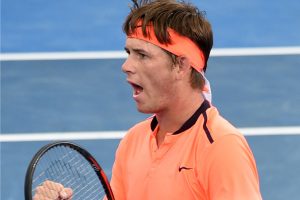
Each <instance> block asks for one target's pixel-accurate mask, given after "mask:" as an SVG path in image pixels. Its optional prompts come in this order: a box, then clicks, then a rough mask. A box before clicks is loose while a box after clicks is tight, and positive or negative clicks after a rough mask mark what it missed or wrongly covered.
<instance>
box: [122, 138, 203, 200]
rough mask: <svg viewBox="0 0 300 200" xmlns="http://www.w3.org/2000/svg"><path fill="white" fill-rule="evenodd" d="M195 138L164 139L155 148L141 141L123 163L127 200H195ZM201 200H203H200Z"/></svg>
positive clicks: (150, 142)
mask: <svg viewBox="0 0 300 200" xmlns="http://www.w3.org/2000/svg"><path fill="white" fill-rule="evenodd" d="M195 139H199V138H189V137H181V136H177V137H172V136H167V137H166V138H165V140H164V142H163V143H162V144H161V145H160V147H159V148H158V147H157V142H156V140H155V138H150V139H149V140H148V141H147V140H145V141H144V143H143V144H141V146H140V148H138V150H137V151H135V153H130V154H129V155H130V157H128V159H127V162H126V167H125V169H126V176H128V177H127V179H126V180H127V183H126V187H127V191H128V195H129V196H128V199H135V197H139V199H158V200H159V199H181V198H182V197H185V199H199V198H195V197H199V196H201V183H200V182H199V179H198V176H199V170H200V169H199V168H198V164H197V160H198V159H197V156H198V154H199V147H198V145H199V143H198V142H196V141H195ZM202 199H204V198H202Z"/></svg>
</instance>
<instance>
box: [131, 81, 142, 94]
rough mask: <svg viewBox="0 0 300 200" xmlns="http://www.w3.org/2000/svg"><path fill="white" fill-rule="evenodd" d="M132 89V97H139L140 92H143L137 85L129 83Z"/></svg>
mask: <svg viewBox="0 0 300 200" xmlns="http://www.w3.org/2000/svg"><path fill="white" fill-rule="evenodd" d="M130 84H131V86H132V88H133V95H134V96H137V95H139V94H140V93H141V92H143V90H144V89H143V87H142V86H140V85H138V84H135V83H130Z"/></svg>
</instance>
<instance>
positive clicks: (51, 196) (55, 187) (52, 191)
mask: <svg viewBox="0 0 300 200" xmlns="http://www.w3.org/2000/svg"><path fill="white" fill-rule="evenodd" d="M72 194H73V190H72V189H71V188H65V187H64V186H63V185H62V184H60V183H56V182H53V181H45V182H44V183H43V184H42V185H40V186H38V187H37V188H36V189H35V194H34V196H33V200H71V199H72Z"/></svg>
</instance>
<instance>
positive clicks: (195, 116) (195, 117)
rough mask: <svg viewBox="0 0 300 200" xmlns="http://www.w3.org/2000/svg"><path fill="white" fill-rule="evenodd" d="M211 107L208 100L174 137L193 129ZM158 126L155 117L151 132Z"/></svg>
mask: <svg viewBox="0 0 300 200" xmlns="http://www.w3.org/2000/svg"><path fill="white" fill-rule="evenodd" d="M209 107H210V103H209V102H208V101H207V100H204V101H203V103H202V104H201V106H200V107H199V108H198V109H197V110H196V112H195V113H194V114H193V115H192V116H191V117H190V118H189V119H188V120H187V121H186V122H185V123H184V124H183V125H182V126H181V127H180V128H179V129H178V130H177V131H175V132H174V133H173V135H176V134H179V133H182V132H184V131H186V130H187V129H189V128H191V127H192V126H193V125H194V124H195V123H196V121H197V120H198V118H199V116H200V115H201V114H202V113H204V112H205V111H206V110H207V109H208V108H209ZM157 125H158V121H157V118H156V116H154V117H153V119H152V121H151V130H152V131H154V130H155V128H156V126H157Z"/></svg>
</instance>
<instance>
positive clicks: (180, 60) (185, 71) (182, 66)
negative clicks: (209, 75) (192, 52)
mask: <svg viewBox="0 0 300 200" xmlns="http://www.w3.org/2000/svg"><path fill="white" fill-rule="evenodd" d="M177 65H178V66H177V68H176V70H177V76H178V78H179V79H182V78H183V77H185V76H186V75H188V76H189V75H190V71H191V63H190V60H189V59H188V58H187V57H184V56H179V57H177Z"/></svg>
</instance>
